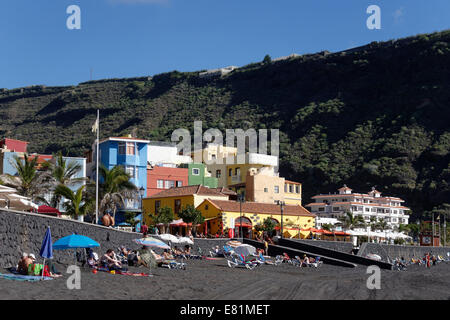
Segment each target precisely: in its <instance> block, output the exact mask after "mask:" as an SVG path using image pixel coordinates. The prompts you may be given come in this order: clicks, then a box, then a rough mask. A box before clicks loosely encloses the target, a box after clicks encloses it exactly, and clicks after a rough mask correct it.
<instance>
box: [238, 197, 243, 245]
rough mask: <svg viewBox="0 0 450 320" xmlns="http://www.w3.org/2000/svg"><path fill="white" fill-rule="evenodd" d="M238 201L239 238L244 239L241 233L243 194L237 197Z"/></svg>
mask: <svg viewBox="0 0 450 320" xmlns="http://www.w3.org/2000/svg"><path fill="white" fill-rule="evenodd" d="M238 201H239V236H240V237H242V238H244V235H243V233H242V203H243V202H244V201H245V199H244V195H243V194H239V195H238Z"/></svg>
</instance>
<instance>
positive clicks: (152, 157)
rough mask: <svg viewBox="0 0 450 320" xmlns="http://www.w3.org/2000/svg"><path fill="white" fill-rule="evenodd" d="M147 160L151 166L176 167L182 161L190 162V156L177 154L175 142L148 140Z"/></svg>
mask: <svg viewBox="0 0 450 320" xmlns="http://www.w3.org/2000/svg"><path fill="white" fill-rule="evenodd" d="M147 162H148V164H149V165H151V166H160V167H171V168H176V167H177V166H179V165H180V164H183V163H191V162H192V159H191V157H190V156H182V155H179V154H178V151H177V147H176V145H175V144H173V143H170V142H160V141H150V142H149V143H148V146H147Z"/></svg>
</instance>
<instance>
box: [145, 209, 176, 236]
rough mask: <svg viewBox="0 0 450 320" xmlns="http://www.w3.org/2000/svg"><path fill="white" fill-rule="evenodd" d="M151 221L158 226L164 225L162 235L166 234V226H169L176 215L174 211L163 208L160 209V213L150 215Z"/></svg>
mask: <svg viewBox="0 0 450 320" xmlns="http://www.w3.org/2000/svg"><path fill="white" fill-rule="evenodd" d="M149 217H150V219H151V220H152V222H153V223H154V224H155V225H157V224H162V225H163V230H162V233H166V226H167V227H168V226H169V223H171V222H172V221H173V219H174V218H175V215H174V214H173V210H172V208H170V207H161V208H158V211H157V212H156V213H155V214H151V213H150V214H149Z"/></svg>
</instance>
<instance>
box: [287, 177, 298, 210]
mask: <svg viewBox="0 0 450 320" xmlns="http://www.w3.org/2000/svg"><path fill="white" fill-rule="evenodd" d="M284 202H285V203H286V204H292V205H300V206H301V205H302V184H301V183H300V182H294V181H289V180H285V181H284Z"/></svg>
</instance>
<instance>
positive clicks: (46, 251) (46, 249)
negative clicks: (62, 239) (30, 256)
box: [39, 227, 53, 278]
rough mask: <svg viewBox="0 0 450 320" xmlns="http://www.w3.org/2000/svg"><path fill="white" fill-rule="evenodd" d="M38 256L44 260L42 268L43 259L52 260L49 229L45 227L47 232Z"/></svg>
mask: <svg viewBox="0 0 450 320" xmlns="http://www.w3.org/2000/svg"><path fill="white" fill-rule="evenodd" d="M39 255H40V256H41V257H42V258H44V263H43V265H44V267H45V259H53V246H52V233H51V231H50V227H47V231H46V232H45V236H44V241H42V246H41V251H40V252H39ZM43 277H44V270H42V278H43Z"/></svg>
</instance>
